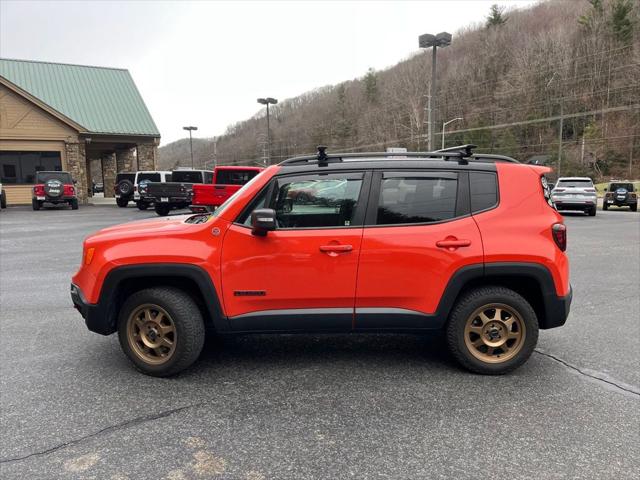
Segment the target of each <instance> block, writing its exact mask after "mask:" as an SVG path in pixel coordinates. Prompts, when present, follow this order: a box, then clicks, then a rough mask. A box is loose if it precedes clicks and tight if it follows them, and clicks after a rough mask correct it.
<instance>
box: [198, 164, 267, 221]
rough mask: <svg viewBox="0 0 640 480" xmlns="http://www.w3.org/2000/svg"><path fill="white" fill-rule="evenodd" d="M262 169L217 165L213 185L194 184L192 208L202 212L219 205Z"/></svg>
mask: <svg viewBox="0 0 640 480" xmlns="http://www.w3.org/2000/svg"><path fill="white" fill-rule="evenodd" d="M262 170H263V169H262V168H260V167H234V166H227V167H216V168H215V169H214V172H213V185H212V184H199V185H198V184H196V185H194V186H193V191H192V192H193V193H192V198H191V210H192V211H193V212H196V213H202V212H206V211H209V209H215V208H217V207H219V206H220V205H222V204H223V203H224V202H226V201H227V200H228V199H229V198H230V197H231V196H232V195H233V194H234V193H236V192H237V191H238V190H240V188H241V187H242V185H244V184H245V183H247V182H248V181H249V180H251V179H252V178H253V177H255V176H256V175H258V173H260V172H261V171H262Z"/></svg>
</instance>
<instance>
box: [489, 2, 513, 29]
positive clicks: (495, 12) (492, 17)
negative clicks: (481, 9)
mask: <svg viewBox="0 0 640 480" xmlns="http://www.w3.org/2000/svg"><path fill="white" fill-rule="evenodd" d="M507 20H508V17H507V16H506V15H504V7H501V6H499V5H498V4H497V3H494V4H493V5H491V9H490V10H489V16H487V23H486V26H487V28H491V27H499V26H500V25H504V24H505V23H507Z"/></svg>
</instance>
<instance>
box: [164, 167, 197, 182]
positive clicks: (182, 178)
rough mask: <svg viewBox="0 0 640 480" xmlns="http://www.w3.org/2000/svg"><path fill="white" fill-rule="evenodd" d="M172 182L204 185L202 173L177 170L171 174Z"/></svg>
mask: <svg viewBox="0 0 640 480" xmlns="http://www.w3.org/2000/svg"><path fill="white" fill-rule="evenodd" d="M171 181H172V182H185V183H202V172H194V171H189V170H176V171H175V172H172V173H171Z"/></svg>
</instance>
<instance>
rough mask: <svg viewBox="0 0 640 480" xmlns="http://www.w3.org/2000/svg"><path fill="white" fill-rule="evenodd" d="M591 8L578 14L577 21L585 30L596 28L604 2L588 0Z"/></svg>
mask: <svg viewBox="0 0 640 480" xmlns="http://www.w3.org/2000/svg"><path fill="white" fill-rule="evenodd" d="M589 3H590V4H591V9H590V10H589V11H588V12H587V13H585V14H584V15H580V17H579V18H578V23H579V24H580V25H582V26H583V27H585V28H586V29H587V30H590V31H594V30H597V26H598V24H599V21H600V20H601V19H602V17H604V3H603V1H602V0H589Z"/></svg>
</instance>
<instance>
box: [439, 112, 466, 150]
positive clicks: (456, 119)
mask: <svg viewBox="0 0 640 480" xmlns="http://www.w3.org/2000/svg"><path fill="white" fill-rule="evenodd" d="M458 120H463V118H462V117H456V118H452V119H451V120H449V121H448V122H444V123H443V124H442V149H443V150H444V129H445V127H446V126H447V125H449V124H450V123H453V122H456V121H458Z"/></svg>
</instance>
